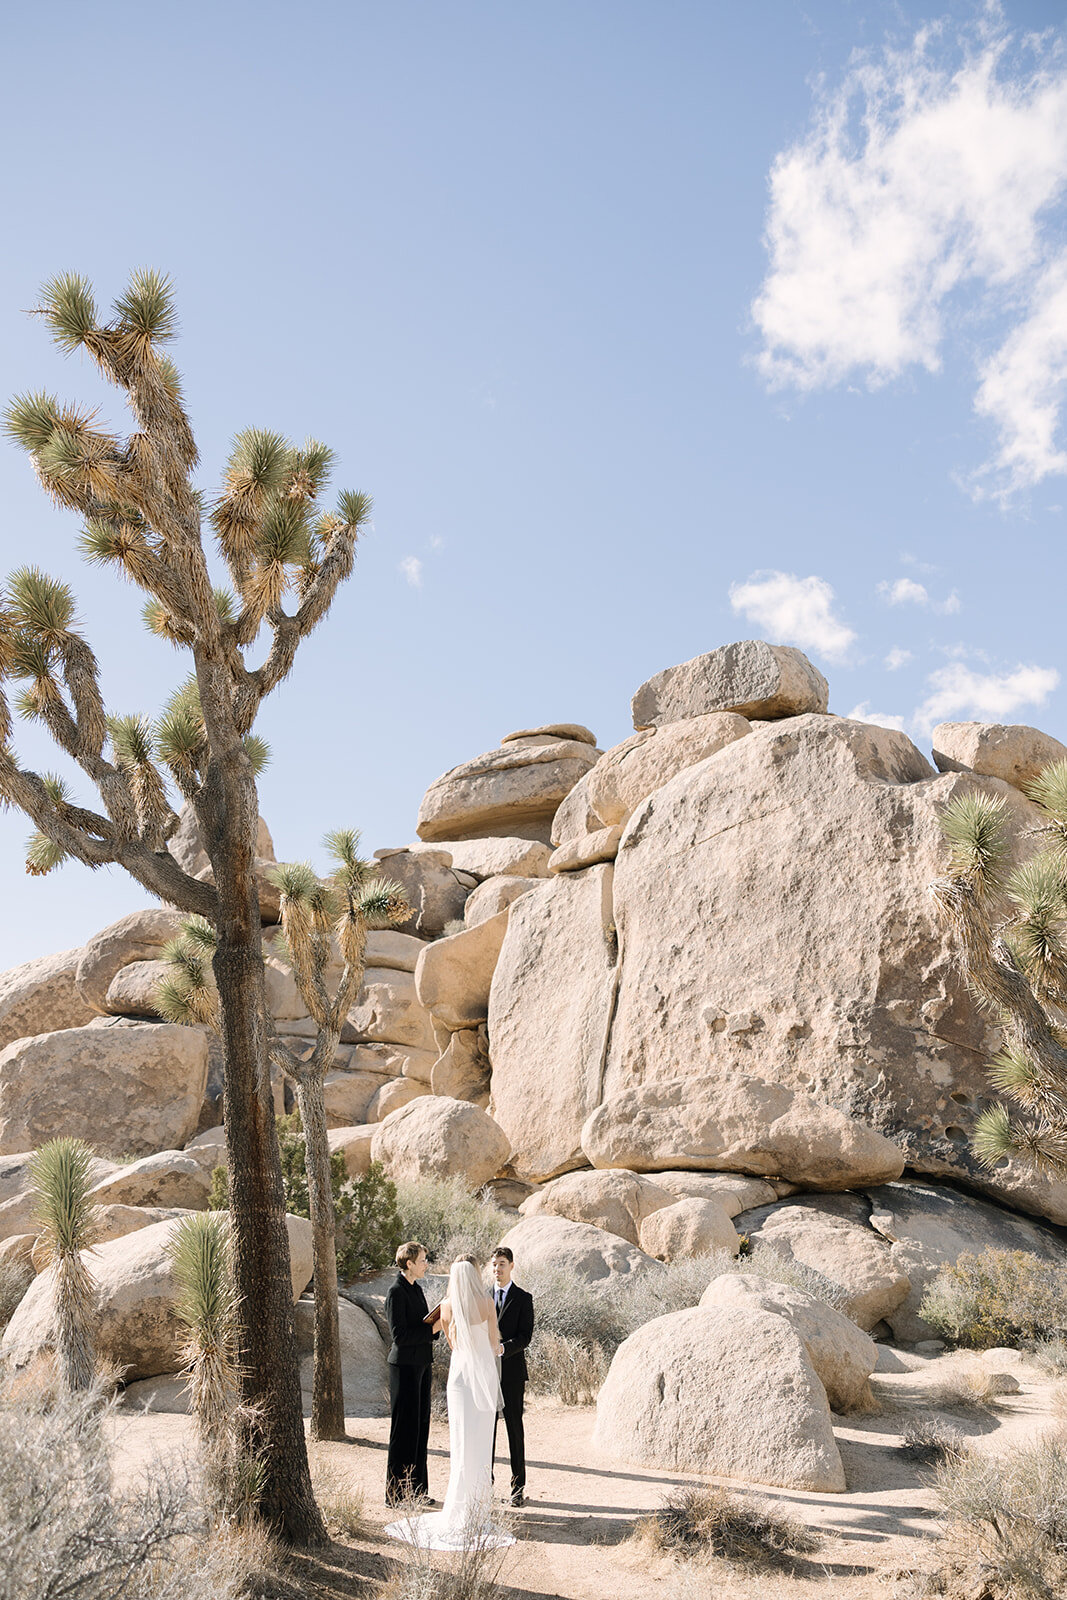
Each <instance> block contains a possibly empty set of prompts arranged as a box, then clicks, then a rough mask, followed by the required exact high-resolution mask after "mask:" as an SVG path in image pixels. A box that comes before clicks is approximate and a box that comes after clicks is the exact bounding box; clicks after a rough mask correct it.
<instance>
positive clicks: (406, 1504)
mask: <svg viewBox="0 0 1067 1600" xmlns="http://www.w3.org/2000/svg"><path fill="white" fill-rule="evenodd" d="M421 1515H422V1509H421V1507H420V1504H419V1502H418V1501H417V1500H404V1501H402V1502H401V1503H400V1504H399V1505H398V1506H397V1508H396V1510H395V1512H394V1514H393V1520H394V1521H395V1522H405V1523H407V1524H408V1526H409V1527H411V1526H412V1525H413V1524H414V1523H415V1522H416V1520H417V1519H418V1518H419V1517H420V1516H421ZM494 1521H495V1525H496V1530H497V1531H505V1530H506V1529H507V1526H508V1521H507V1518H506V1517H504V1516H498V1515H497V1512H496V1509H495V1508H494ZM400 1548H401V1550H402V1551H403V1555H404V1560H403V1563H402V1565H401V1566H400V1567H399V1568H398V1570H397V1571H396V1572H395V1573H394V1574H393V1576H392V1577H391V1578H390V1580H389V1581H388V1583H387V1584H386V1585H385V1587H384V1589H383V1590H382V1591H381V1596H380V1600H504V1590H503V1589H502V1588H501V1585H500V1574H501V1572H502V1571H503V1567H504V1563H505V1561H506V1560H507V1554H508V1548H509V1547H508V1546H504V1547H498V1546H497V1545H496V1544H495V1543H494V1541H493V1537H492V1534H491V1533H487V1532H486V1531H485V1530H484V1529H483V1528H482V1527H481V1526H480V1524H476V1523H475V1522H474V1521H473V1519H472V1522H471V1525H470V1528H469V1529H468V1530H467V1533H466V1536H465V1538H464V1541H463V1547H462V1549H459V1550H427V1549H426V1548H425V1547H424V1546H422V1545H418V1544H414V1543H408V1542H404V1543H403V1544H402V1545H401V1546H400Z"/></svg>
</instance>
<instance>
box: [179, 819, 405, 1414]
mask: <svg viewBox="0 0 1067 1600" xmlns="http://www.w3.org/2000/svg"><path fill="white" fill-rule="evenodd" d="M323 842H324V844H325V847H326V850H327V852H328V853H329V855H330V856H331V857H332V859H333V862H334V871H333V872H332V874H331V875H330V876H329V877H328V878H327V879H325V880H323V879H320V878H318V877H317V876H316V874H315V872H314V870H313V868H312V867H311V866H310V864H309V863H308V862H305V861H299V862H290V863H287V864H285V865H281V866H277V867H273V868H271V869H270V871H269V874H268V876H269V877H270V878H271V880H272V881H273V882H274V884H275V885H276V886H277V888H278V889H279V890H280V891H281V917H282V933H283V936H284V954H285V955H286V956H287V957H288V958H289V961H290V962H291V965H292V969H293V977H294V978H295V980H296V984H297V988H298V989H299V991H300V995H301V998H302V999H303V1002H304V1005H305V1006H306V1007H307V1011H308V1015H309V1016H310V1017H311V1018H312V1020H313V1021H314V1023H315V1025H316V1039H315V1043H314V1046H313V1047H312V1050H311V1053H310V1055H309V1056H308V1057H307V1059H303V1058H301V1057H300V1056H299V1055H297V1054H296V1052H295V1051H294V1050H293V1049H292V1047H291V1044H290V1043H288V1042H287V1041H286V1040H285V1039H283V1038H282V1037H281V1036H280V1035H279V1034H277V1033H276V1032H275V1031H274V1030H273V1029H271V1030H270V1035H269V1044H268V1049H269V1052H270V1057H271V1060H272V1062H273V1063H274V1065H275V1066H277V1067H279V1068H280V1069H281V1071H282V1072H284V1073H286V1074H287V1075H288V1076H289V1077H290V1078H291V1079H292V1080H293V1082H294V1083H295V1085H296V1094H297V1102H298V1104H299V1107H300V1120H301V1122H302V1124H303V1129H304V1147H305V1170H306V1172H307V1181H308V1210H309V1211H310V1213H311V1226H312V1235H313V1249H314V1262H315V1360H314V1385H313V1392H312V1402H311V1433H312V1437H313V1438H315V1439H343V1438H344V1437H345V1407H344V1389H343V1385H342V1380H341V1335H340V1326H339V1321H338V1311H337V1239H336V1218H335V1214H334V1205H333V1191H332V1186H331V1183H330V1145H329V1137H328V1132H327V1126H326V1098H325V1079H326V1074H327V1072H328V1071H329V1069H330V1067H331V1066H332V1064H333V1060H334V1056H335V1054H336V1051H337V1046H338V1043H339V1042H340V1038H341V1030H342V1028H343V1027H344V1025H345V1019H346V1018H347V1016H348V1013H349V1011H350V1010H351V1008H352V1006H353V1004H354V1002H355V999H356V996H357V994H358V993H359V989H360V985H361V984H362V982H363V973H364V968H365V965H366V949H367V933H368V931H369V930H371V929H381V928H389V927H394V926H395V925H396V924H397V923H398V922H405V921H406V920H407V919H408V917H410V915H411V907H410V906H409V905H408V903H407V900H406V899H405V897H404V892H403V890H402V889H401V887H400V885H399V884H397V883H392V882H390V881H388V880H386V879H383V878H382V877H381V869H380V867H379V866H378V864H377V863H376V862H369V861H365V860H363V859H362V858H361V857H360V854H359V834H358V833H357V832H356V831H355V830H354V829H351V828H342V829H339V830H338V831H337V832H335V833H331V834H327V836H326V838H325V840H324V841H323ZM213 938H214V934H213V930H212V929H211V928H210V927H209V926H208V925H207V924H205V923H202V922H198V921H197V920H196V919H188V920H187V921H186V923H185V925H184V928H183V931H182V934H181V936H180V937H179V938H178V939H177V940H174V941H173V942H172V943H171V944H170V945H168V946H167V948H166V950H165V952H164V957H165V960H166V961H167V963H168V965H169V967H170V974H169V976H168V977H167V978H166V979H165V980H164V982H163V983H162V984H161V985H160V986H159V988H158V989H157V991H156V999H157V1004H158V1005H159V1008H160V1010H161V1012H162V1013H163V1014H164V1015H165V1016H166V1017H168V1018H169V1019H170V1020H171V1021H174V1022H201V1023H206V1024H207V1025H208V1026H216V1019H217V1011H218V1007H217V1000H216V996H215V993H214V990H213V987H212V984H211V981H210V976H209V972H208V967H207V962H206V959H205V958H206V955H207V952H208V951H209V950H210V949H211V946H212V943H213ZM269 1024H270V1019H269V1018H268V1026H269Z"/></svg>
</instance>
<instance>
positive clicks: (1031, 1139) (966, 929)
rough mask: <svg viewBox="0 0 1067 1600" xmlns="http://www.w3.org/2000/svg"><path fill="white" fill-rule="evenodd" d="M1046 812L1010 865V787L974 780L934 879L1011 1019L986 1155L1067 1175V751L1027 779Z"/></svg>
mask: <svg viewBox="0 0 1067 1600" xmlns="http://www.w3.org/2000/svg"><path fill="white" fill-rule="evenodd" d="M1027 794H1028V795H1029V798H1030V799H1031V800H1032V801H1033V802H1034V803H1035V804H1036V805H1037V806H1039V807H1040V809H1041V810H1042V811H1043V812H1044V815H1045V818H1046V821H1045V822H1044V824H1043V825H1042V826H1041V827H1039V828H1037V829H1035V830H1034V833H1035V837H1037V838H1040V839H1042V840H1043V843H1042V844H1039V845H1038V846H1037V847H1036V848H1035V850H1034V853H1033V854H1032V855H1031V856H1030V857H1029V859H1027V860H1025V861H1023V863H1022V864H1021V865H1018V866H1015V867H1012V866H1011V855H1012V830H1011V829H1010V827H1009V813H1008V809H1007V806H1006V804H1005V802H1004V800H1003V798H1001V797H1000V796H999V795H990V794H985V793H982V792H981V791H980V790H970V791H969V792H967V793H965V794H963V795H960V796H959V797H958V798H957V799H955V800H954V801H952V802H951V804H950V805H948V806H947V807H946V808H945V811H944V813H943V814H942V818H941V827H942V832H943V833H944V835H945V838H946V839H947V841H948V843H949V846H950V852H951V854H950V862H949V871H948V874H947V876H946V877H944V878H942V879H940V880H939V881H938V882H937V883H935V884H933V885H932V886H931V889H932V893H933V896H934V899H935V901H936V903H937V905H938V908H939V910H940V912H941V915H942V917H943V918H944V920H945V921H946V922H947V924H948V925H949V926H950V927H951V929H952V930H953V933H954V936H955V941H956V945H957V948H958V951H959V955H960V959H961V962H962V965H963V970H964V973H965V974H966V977H967V979H968V982H969V983H970V986H971V989H972V990H973V992H974V993H975V995H976V996H977V997H978V999H979V1000H980V1001H981V1002H982V1003H983V1004H984V1005H985V1006H986V1007H987V1009H988V1010H989V1011H990V1012H991V1014H992V1015H993V1016H994V1017H995V1018H996V1020H997V1021H998V1022H999V1023H1000V1024H1001V1026H1002V1027H1003V1029H1004V1033H1005V1036H1006V1044H1005V1047H1004V1049H1003V1050H1002V1051H1001V1052H1000V1054H999V1055H998V1056H997V1057H996V1059H995V1060H994V1061H993V1062H992V1063H991V1065H990V1069H989V1078H990V1082H991V1084H992V1086H993V1088H994V1089H995V1090H997V1091H998V1092H999V1093H1001V1094H1003V1095H1005V1096H1006V1097H1007V1098H1008V1100H1009V1101H1014V1103H1015V1104H1014V1108H1013V1107H1010V1106H1009V1105H1006V1104H1005V1103H1004V1102H1003V1101H998V1102H997V1103H995V1104H994V1105H992V1106H990V1107H988V1108H987V1109H986V1110H985V1111H983V1112H982V1114H981V1116H980V1117H979V1118H978V1121H977V1124H976V1126H975V1135H974V1150H975V1154H976V1155H977V1156H978V1158H979V1160H980V1161H982V1162H983V1163H985V1164H986V1165H988V1166H993V1165H995V1164H996V1163H997V1162H998V1161H1000V1160H1001V1159H1002V1158H1003V1157H1005V1156H1015V1157H1019V1158H1020V1159H1021V1160H1022V1161H1024V1162H1025V1163H1026V1164H1027V1165H1029V1166H1032V1167H1036V1168H1039V1169H1043V1170H1045V1171H1048V1172H1052V1173H1055V1174H1058V1175H1061V1176H1062V1175H1064V1174H1067V761H1061V762H1057V763H1056V764H1055V765H1054V766H1051V767H1047V768H1046V769H1045V771H1044V772H1043V773H1041V775H1040V776H1039V777H1038V778H1037V779H1036V780H1035V781H1034V782H1033V783H1032V784H1031V785H1030V786H1029V787H1028V789H1027Z"/></svg>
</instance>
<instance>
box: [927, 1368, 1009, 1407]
mask: <svg viewBox="0 0 1067 1600" xmlns="http://www.w3.org/2000/svg"><path fill="white" fill-rule="evenodd" d="M999 1376H1000V1375H999V1374H998V1373H995V1372H983V1371H982V1370H981V1369H978V1370H977V1371H974V1370H972V1371H970V1372H954V1373H952V1374H950V1375H948V1376H946V1377H945V1378H943V1379H942V1380H941V1382H940V1383H938V1384H937V1385H936V1386H935V1387H933V1388H931V1389H928V1390H926V1392H925V1399H926V1403H927V1405H929V1406H932V1407H934V1409H935V1410H939V1411H971V1412H974V1413H976V1414H980V1415H987V1414H988V1413H989V1412H991V1411H996V1410H997V1409H998V1408H999V1406H1000V1397H1001V1395H1003V1394H1005V1393H1006V1392H1008V1391H1006V1390H1005V1389H1003V1388H1002V1387H1001V1385H1000V1383H999V1382H998V1378H999Z"/></svg>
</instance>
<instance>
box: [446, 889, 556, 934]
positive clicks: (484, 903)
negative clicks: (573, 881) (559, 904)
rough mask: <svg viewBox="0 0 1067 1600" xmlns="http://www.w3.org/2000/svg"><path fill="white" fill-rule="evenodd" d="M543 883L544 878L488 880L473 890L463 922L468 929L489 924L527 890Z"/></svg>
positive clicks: (464, 910)
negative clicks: (492, 918) (491, 919)
mask: <svg viewBox="0 0 1067 1600" xmlns="http://www.w3.org/2000/svg"><path fill="white" fill-rule="evenodd" d="M543 881H544V879H543V878H513V877H501V878H486V879H485V880H484V881H483V882H482V883H480V884H479V885H478V887H477V889H472V890H471V893H470V897H469V899H468V900H467V904H466V905H465V906H464V908H463V921H464V922H465V923H466V925H467V927H468V928H476V927H477V926H478V924H479V923H481V922H488V921H489V919H490V917H495V916H496V914H497V912H499V911H503V910H504V908H505V906H510V905H511V903H512V901H514V900H517V899H518V898H519V896H520V895H522V894H526V892H527V890H529V889H536V888H537V885H538V884H539V883H542V882H543Z"/></svg>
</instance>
